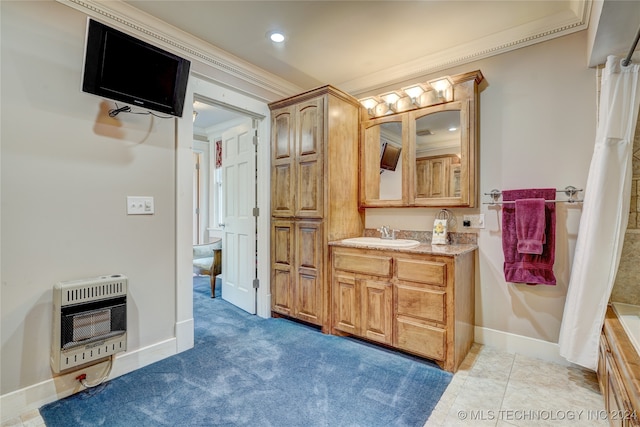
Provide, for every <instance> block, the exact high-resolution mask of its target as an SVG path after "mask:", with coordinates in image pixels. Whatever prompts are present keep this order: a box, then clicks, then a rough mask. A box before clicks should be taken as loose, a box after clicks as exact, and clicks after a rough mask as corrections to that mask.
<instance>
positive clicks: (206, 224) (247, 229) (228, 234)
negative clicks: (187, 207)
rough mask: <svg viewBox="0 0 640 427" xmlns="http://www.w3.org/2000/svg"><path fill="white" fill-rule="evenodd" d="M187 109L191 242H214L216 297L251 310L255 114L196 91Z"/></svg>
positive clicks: (253, 296)
mask: <svg viewBox="0 0 640 427" xmlns="http://www.w3.org/2000/svg"><path fill="white" fill-rule="evenodd" d="M193 111H194V112H193V145H192V150H193V162H194V165H193V166H194V168H193V169H194V177H193V245H202V244H207V243H214V242H215V243H220V245H219V247H221V249H222V251H221V252H222V256H221V260H220V262H221V274H219V275H218V276H217V277H216V288H218V287H219V288H220V291H221V292H220V294H221V297H222V299H224V300H226V301H228V302H230V303H232V304H234V305H236V306H238V307H239V308H242V309H243V310H245V311H247V312H249V313H251V314H256V312H257V295H256V293H257V292H256V289H257V288H256V286H255V285H256V283H257V271H256V259H257V238H258V234H257V229H258V227H257V209H256V208H257V197H256V185H257V135H258V125H259V121H260V119H261V118H258V117H256V116H254V115H252V114H251V113H248V112H246V111H242V110H240V109H237V108H235V107H232V106H229V105H226V104H222V103H219V102H216V101H214V100H212V99H209V98H207V97H205V96H202V95H199V94H194V98H193ZM212 270H213V269H212Z"/></svg>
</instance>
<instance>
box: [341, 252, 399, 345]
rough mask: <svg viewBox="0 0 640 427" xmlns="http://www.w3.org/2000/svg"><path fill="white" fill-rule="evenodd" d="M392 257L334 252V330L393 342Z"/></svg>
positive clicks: (374, 339) (385, 342)
mask: <svg viewBox="0 0 640 427" xmlns="http://www.w3.org/2000/svg"><path fill="white" fill-rule="evenodd" d="M392 262H393V259H392V257H390V256H388V255H379V254H375V253H373V254H367V253H361V254H358V253H349V252H348V251H347V252H342V251H338V253H337V254H336V253H335V252H334V257H333V267H334V274H333V276H332V292H333V315H334V322H333V325H334V331H341V332H346V333H348V334H351V335H356V336H359V337H363V338H367V339H369V340H372V341H376V342H379V343H383V344H389V345H391V344H392V328H393V321H392V317H393V305H392V298H393V284H392V281H391V278H392V274H393V271H392V268H391V267H392Z"/></svg>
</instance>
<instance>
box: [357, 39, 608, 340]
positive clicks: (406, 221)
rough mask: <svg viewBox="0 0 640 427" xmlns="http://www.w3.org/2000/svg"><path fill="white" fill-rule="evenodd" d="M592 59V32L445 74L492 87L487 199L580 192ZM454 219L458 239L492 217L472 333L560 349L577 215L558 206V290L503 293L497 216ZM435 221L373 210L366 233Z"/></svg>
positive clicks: (426, 214) (513, 287)
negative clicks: (471, 76) (495, 192)
mask: <svg viewBox="0 0 640 427" xmlns="http://www.w3.org/2000/svg"><path fill="white" fill-rule="evenodd" d="M586 50H587V48H586V32H580V33H576V34H573V35H569V36H565V37H561V38H558V39H555V40H552V41H548V42H544V43H541V44H537V45H534V46H531V47H527V48H524V49H519V50H515V51H513V52H510V53H507V54H503V55H499V56H496V57H492V58H488V59H485V60H482V61H478V62H475V63H472V64H468V65H465V66H464V67H458V68H455V69H451V70H447V71H444V72H442V73H440V74H439V75H444V74H452V75H453V74H457V73H461V72H467V71H472V70H476V69H479V70H481V71H482V73H483V74H484V76H485V78H486V80H487V82H488V86H487V87H486V88H485V90H484V91H483V92H482V93H481V94H480V143H479V144H480V193H481V195H482V193H485V192H489V191H490V190H491V189H493V188H496V189H500V190H505V189H516V188H540V187H556V188H564V187H565V186H567V185H573V186H575V187H577V188H584V185H585V183H586V179H587V173H588V168H589V162H590V160H591V153H592V151H593V144H594V138H595V127H596V123H595V121H596V110H595V105H596V95H595V93H596V79H595V74H596V73H595V70H594V69H589V68H587V66H586ZM428 79H429V76H426V77H425V78H421V79H417V81H426V80H428ZM401 86H402V84H398V85H397V86H396V87H401ZM385 89H387V88H385ZM558 196H559V198H563V197H564V194H559V195H558ZM481 199H482V201H489V199H488V197H487V196H482V197H481ZM453 211H454V213H455V214H456V216H457V220H458V224H459V226H458V230H459V231H460V230H461V226H460V225H461V224H462V217H461V216H462V215H463V214H465V213H467V214H468V213H476V212H481V213H484V214H485V216H486V228H485V229H483V230H480V231H479V233H478V241H479V251H478V274H477V279H478V280H477V286H476V325H477V326H479V327H480V328H485V329H488V330H494V331H500V332H504V333H506V334H505V336H507V335H508V334H515V335H518V336H522V337H529V338H533V339H537V340H542V341H548V342H553V343H555V342H557V339H558V333H559V330H560V322H561V320H562V312H563V308H564V300H565V296H566V292H567V284H568V281H569V273H570V270H571V263H572V259H573V253H574V245H575V239H576V234H577V230H578V223H579V220H580V214H581V209H580V207H579V206H576V205H573V206H571V205H568V204H558V205H557V229H556V233H557V240H556V262H555V268H554V271H555V274H556V277H557V280H558V284H557V286H542V285H539V286H528V285H521V284H507V283H505V281H504V276H503V273H502V265H503V262H504V257H503V253H502V243H501V242H502V241H501V238H502V230H501V210H500V209H499V208H497V207H491V206H488V205H482V206H480V207H479V208H478V209H473V210H472V209H454V210H453ZM436 212H437V210H435V209H411V210H403V209H368V210H367V212H366V227H367V228H377V227H379V226H380V225H383V224H389V225H391V226H392V227H394V228H402V229H414V230H432V228H433V219H434V217H435V213H436ZM480 339H482V338H480Z"/></svg>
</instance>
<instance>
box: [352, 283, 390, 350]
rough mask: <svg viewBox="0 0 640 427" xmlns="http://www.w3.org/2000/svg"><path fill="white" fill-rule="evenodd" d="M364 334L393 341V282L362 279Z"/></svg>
mask: <svg viewBox="0 0 640 427" xmlns="http://www.w3.org/2000/svg"><path fill="white" fill-rule="evenodd" d="M360 284H361V289H362V310H363V311H362V335H363V336H364V337H365V338H368V339H370V340H372V341H378V342H382V343H385V344H391V343H392V328H393V323H392V318H393V303H392V300H393V287H392V285H391V282H386V283H385V282H377V281H374V280H362V281H361V282H360Z"/></svg>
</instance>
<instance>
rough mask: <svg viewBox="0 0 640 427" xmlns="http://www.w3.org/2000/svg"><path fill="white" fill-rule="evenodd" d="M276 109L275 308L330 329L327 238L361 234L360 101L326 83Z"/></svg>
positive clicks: (273, 160)
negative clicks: (359, 180) (359, 205)
mask: <svg viewBox="0 0 640 427" xmlns="http://www.w3.org/2000/svg"><path fill="white" fill-rule="evenodd" d="M269 108H270V109H271V254H272V255H271V310H272V314H273V315H284V316H288V317H291V318H295V319H298V320H302V321H304V322H307V323H310V324H313V325H318V326H321V327H322V328H323V331H325V332H328V331H329V328H330V325H329V304H330V299H329V286H328V284H327V283H328V282H327V278H328V277H329V271H328V268H329V262H328V257H329V249H328V245H327V243H328V241H330V240H338V239H343V238H346V237H353V236H359V235H361V234H362V230H363V224H364V222H363V215H362V212H361V211H359V209H358V120H359V113H360V104H359V103H358V101H357V100H356V99H355V98H353V97H351V96H350V95H348V94H345V93H343V92H341V91H339V90H338V89H336V88H334V87H332V86H324V87H321V88H318V89H315V90H312V91H309V92H305V93H303V94H300V95H296V96H293V97H290V98H287V99H283V100H281V101H277V102H273V103H271V104H269Z"/></svg>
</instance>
